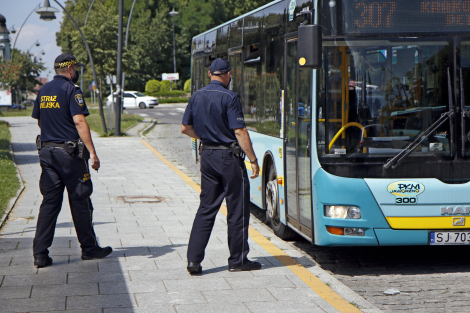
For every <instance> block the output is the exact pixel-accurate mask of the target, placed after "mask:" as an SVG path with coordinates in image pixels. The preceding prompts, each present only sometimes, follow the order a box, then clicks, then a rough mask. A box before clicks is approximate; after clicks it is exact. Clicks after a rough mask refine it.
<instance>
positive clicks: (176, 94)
mask: <svg viewBox="0 0 470 313" xmlns="http://www.w3.org/2000/svg"><path fill="white" fill-rule="evenodd" d="M145 94H146V95H147V96H152V97H184V96H186V95H187V94H188V93H187V92H186V91H181V90H171V91H159V92H145Z"/></svg>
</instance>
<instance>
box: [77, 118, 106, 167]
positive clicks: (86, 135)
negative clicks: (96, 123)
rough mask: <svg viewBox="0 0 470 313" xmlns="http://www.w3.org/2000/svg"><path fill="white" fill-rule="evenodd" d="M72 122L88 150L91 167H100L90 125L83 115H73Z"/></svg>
mask: <svg viewBox="0 0 470 313" xmlns="http://www.w3.org/2000/svg"><path fill="white" fill-rule="evenodd" d="M73 122H74V123H75V127H76V128H77V131H78V135H79V136H80V138H81V139H82V140H83V143H84V144H85V146H86V148H87V149H88V151H89V152H90V160H91V167H92V168H93V169H95V170H97V169H99V168H100V160H99V159H98V156H97V155H96V151H95V146H94V145H93V141H92V140H91V134H90V127H89V126H88V123H87V121H86V119H85V115H83V114H77V115H74V116H73Z"/></svg>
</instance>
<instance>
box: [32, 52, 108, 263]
mask: <svg viewBox="0 0 470 313" xmlns="http://www.w3.org/2000/svg"><path fill="white" fill-rule="evenodd" d="M79 66H84V65H83V64H81V63H78V62H77V60H76V59H75V57H74V56H73V55H71V54H68V53H65V54H61V55H59V56H58V57H57V58H56V59H55V62H54V69H55V72H56V74H57V75H55V76H54V79H53V80H52V81H50V82H48V83H47V84H45V85H44V86H43V87H42V88H41V90H40V91H39V93H38V96H37V98H36V102H35V104H34V108H33V114H32V117H33V118H35V119H37V120H38V125H39V127H40V128H41V135H40V141H38V149H40V150H39V159H40V164H41V169H42V173H41V178H40V179H39V188H40V190H41V193H42V195H43V201H42V203H41V207H40V209H39V216H38V221H37V227H36V235H35V237H34V242H33V254H34V265H35V266H37V267H44V266H48V265H51V264H52V258H51V257H49V250H48V248H49V247H50V246H51V245H52V240H53V237H54V231H55V226H56V222H57V216H58V215H59V212H60V209H61V207H62V199H63V195H64V188H67V192H68V196H69V204H70V209H71V212H72V219H73V223H74V226H75V230H76V232H77V237H78V241H79V242H80V247H81V249H82V260H91V259H94V258H103V257H105V256H107V255H109V254H110V253H111V252H112V251H113V249H111V247H105V248H101V247H100V246H99V245H98V242H97V241H96V235H95V232H94V230H93V221H92V214H93V206H92V204H91V200H90V195H91V193H92V192H93V187H92V183H91V178H90V170H89V167H88V159H87V157H86V156H83V158H79V157H78V151H77V150H78V149H77V141H78V139H79V138H81V140H82V141H83V143H84V144H85V146H86V148H87V149H88V151H89V158H90V160H91V167H92V168H93V169H95V170H98V169H99V168H100V160H99V159H98V156H97V155H96V151H95V147H94V145H93V141H92V139H91V135H90V128H89V127H88V123H87V121H86V119H85V116H87V115H89V113H88V109H87V106H86V104H85V99H84V98H83V94H82V91H81V90H80V88H78V87H77V86H75V83H77V81H78V77H79V73H78V67H79Z"/></svg>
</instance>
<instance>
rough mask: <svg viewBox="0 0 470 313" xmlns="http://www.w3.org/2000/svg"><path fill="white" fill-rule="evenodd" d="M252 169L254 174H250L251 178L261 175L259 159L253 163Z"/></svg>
mask: <svg viewBox="0 0 470 313" xmlns="http://www.w3.org/2000/svg"><path fill="white" fill-rule="evenodd" d="M251 170H252V171H253V175H251V176H250V178H251V179H253V178H256V177H258V176H259V165H258V161H256V162H255V163H251Z"/></svg>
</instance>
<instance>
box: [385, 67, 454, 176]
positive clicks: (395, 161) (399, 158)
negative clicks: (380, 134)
mask: <svg viewBox="0 0 470 313" xmlns="http://www.w3.org/2000/svg"><path fill="white" fill-rule="evenodd" d="M447 89H448V93H449V111H447V112H445V113H443V114H442V115H441V117H439V119H438V120H437V121H435V122H434V123H433V124H432V125H431V126H429V127H428V128H427V129H426V130H425V131H423V133H422V134H421V135H420V136H418V137H417V138H416V139H415V140H414V141H413V142H411V143H409V144H408V146H406V147H405V148H404V149H403V150H401V151H400V153H398V154H397V155H396V156H394V157H393V158H391V159H390V160H388V161H387V163H385V164H384V165H383V168H384V169H386V170H388V169H389V168H390V167H391V168H392V169H395V168H396V167H397V166H398V165H400V164H401V163H402V162H403V160H404V159H405V158H406V157H407V156H408V155H409V154H410V153H411V152H413V151H414V150H415V149H416V148H417V147H418V146H419V145H420V144H421V143H422V142H423V141H424V140H426V139H427V138H428V137H429V136H431V134H432V133H434V132H435V131H436V130H437V129H438V128H439V127H440V126H441V125H442V124H444V123H445V122H446V121H447V120H449V121H450V155H451V156H452V151H453V149H454V136H453V126H454V123H453V119H452V117H453V116H454V114H455V112H454V100H453V97H452V84H451V79H450V71H449V68H447Z"/></svg>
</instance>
